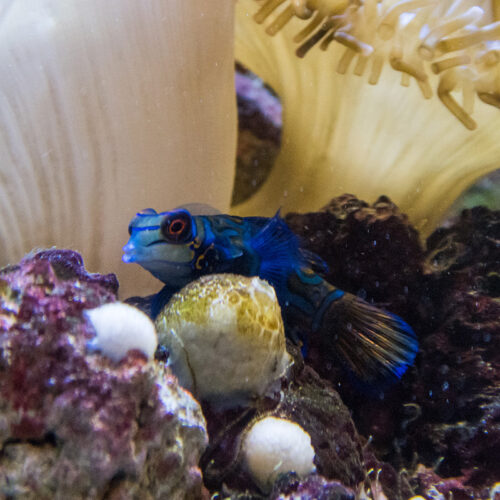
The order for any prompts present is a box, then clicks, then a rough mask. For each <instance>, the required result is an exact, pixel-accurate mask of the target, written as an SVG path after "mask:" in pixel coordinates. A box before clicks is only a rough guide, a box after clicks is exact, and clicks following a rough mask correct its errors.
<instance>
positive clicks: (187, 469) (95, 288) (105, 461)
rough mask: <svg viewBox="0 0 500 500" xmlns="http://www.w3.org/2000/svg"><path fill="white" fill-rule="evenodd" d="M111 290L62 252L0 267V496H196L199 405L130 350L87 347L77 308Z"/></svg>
mask: <svg viewBox="0 0 500 500" xmlns="http://www.w3.org/2000/svg"><path fill="white" fill-rule="evenodd" d="M117 287H118V284H117V281H116V278H115V277H114V276H113V275H107V276H103V275H97V274H95V275H94V274H88V273H87V272H86V271H85V269H84V268H83V263H82V260H81V257H80V256H79V255H78V254H77V253H76V252H72V251H70V250H47V251H40V252H38V253H35V254H33V255H29V256H27V257H25V258H24V259H23V260H22V261H21V262H20V264H19V265H17V266H10V267H8V268H5V269H3V270H2V271H1V272H0V393H1V394H2V397H1V399H0V443H1V452H0V471H1V473H0V496H1V497H2V498H21V497H22V498H27V499H29V498H37V499H44V498H72V499H73V498H123V499H125V498H160V497H163V498H172V499H175V498H198V497H201V494H202V485H201V473H200V470H199V468H198V460H199V456H200V454H201V453H202V451H203V449H204V447H205V445H206V439H207V438H206V433H205V428H204V419H203V416H202V414H201V411H200V408H199V406H198V404H197V403H196V402H195V401H194V400H193V399H192V398H191V396H190V395H189V394H188V393H186V392H185V391H184V390H182V389H181V388H179V386H178V384H177V380H176V378H175V377H173V376H172V375H171V374H170V372H169V371H168V370H166V369H164V368H162V367H161V366H160V365H155V364H154V363H148V362H147V360H146V359H145V357H144V356H143V355H142V354H141V353H140V352H138V351H130V352H129V354H128V356H127V357H126V358H125V359H124V360H122V361H121V362H120V363H114V362H112V361H111V360H110V359H108V358H106V357H104V356H102V355H100V354H98V353H92V352H89V351H88V350H87V347H86V346H87V342H88V341H89V340H91V339H92V338H93V336H94V332H93V330H92V327H91V326H90V323H89V322H88V320H86V318H85V316H84V311H85V310H86V309H91V308H94V307H97V306H99V305H101V304H104V303H106V302H111V301H114V300H115V299H116V292H117Z"/></svg>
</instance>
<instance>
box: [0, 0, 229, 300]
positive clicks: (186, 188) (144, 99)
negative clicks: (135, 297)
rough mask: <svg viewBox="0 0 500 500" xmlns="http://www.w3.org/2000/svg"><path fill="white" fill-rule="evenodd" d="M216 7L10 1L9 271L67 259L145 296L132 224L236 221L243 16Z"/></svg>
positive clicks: (1, 150) (0, 143)
mask: <svg viewBox="0 0 500 500" xmlns="http://www.w3.org/2000/svg"><path fill="white" fill-rule="evenodd" d="M209 3H210V2H207V1H206V0H189V1H186V0H168V1H165V0H140V1H139V0H105V1H103V0H86V1H81V0H72V1H61V0H12V1H6V2H2V5H1V6H0V70H1V75H2V76H1V79H0V90H1V91H0V120H1V128H0V265H5V264H7V263H14V262H16V261H18V260H19V259H20V258H21V257H22V256H23V254H24V253H25V252H27V251H29V250H31V249H32V248H33V247H35V246H36V247H47V246H52V245H57V246H58V247H70V248H73V249H75V250H78V251H80V252H81V253H82V254H83V256H84V258H85V263H86V265H87V268H89V269H90V270H91V271H100V272H111V271H113V272H117V273H118V276H119V279H120V282H121V283H122V285H123V287H122V296H126V295H128V294H129V293H139V292H141V291H144V286H145V284H144V282H141V281H140V280H141V279H142V280H145V279H146V277H145V273H141V272H140V271H139V270H138V269H135V268H134V267H133V266H128V267H125V266H124V265H123V264H121V247H122V246H123V244H124V243H125V242H126V240H127V237H128V234H127V226H128V222H129V220H130V219H131V218H132V216H133V215H134V214H135V212H137V211H139V210H141V209H143V208H146V207H154V208H157V209H159V210H164V209H168V208H173V207H175V206H177V205H180V204H184V203H188V202H204V203H210V204H212V205H216V206H218V207H219V208H220V209H221V210H225V209H227V207H228V206H229V201H230V196H231V189H232V183H233V171H234V154H235V134H236V111H235V99H234V90H233V78H234V76H233V75H234V73H233V69H234V53H233V50H234V49H233V31H234V23H233V15H234V5H233V3H232V2H231V1H228V2H218V6H217V9H213V8H210V5H209ZM122 266H123V267H122ZM154 288H157V285H154Z"/></svg>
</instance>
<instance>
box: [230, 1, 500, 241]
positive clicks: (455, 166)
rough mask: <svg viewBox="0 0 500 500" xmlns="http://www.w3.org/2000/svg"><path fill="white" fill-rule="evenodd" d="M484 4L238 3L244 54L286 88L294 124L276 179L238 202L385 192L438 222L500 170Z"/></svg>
mask: <svg viewBox="0 0 500 500" xmlns="http://www.w3.org/2000/svg"><path fill="white" fill-rule="evenodd" d="M477 3H478V2H469V1H467V0H439V1H431V0H404V1H403V0H402V1H392V0H383V1H382V2H377V0H366V1H364V2H357V1H353V0H332V1H326V0H307V1H306V0H293V1H292V0H265V1H264V2H260V6H259V3H257V2H255V1H254V0H240V1H239V2H238V3H237V9H236V12H237V18H236V19H237V22H236V25H237V32H236V55H237V58H238V60H239V61H241V62H242V63H243V64H245V65H246V66H247V67H248V68H249V69H251V70H252V71H254V72H255V73H257V74H258V75H259V76H261V77H262V78H263V79H264V80H265V81H266V82H267V83H268V84H270V85H271V86H272V87H273V88H274V90H275V91H276V92H277V93H278V94H279V96H280V97H281V99H282V102H283V121H284V125H283V139H282V144H283V146H282V151H281V154H280V156H279V158H278V160H277V163H276V165H275V166H274V169H273V171H272V172H271V174H270V177H269V179H268V181H267V182H266V183H265V184H264V186H263V188H262V189H261V190H260V191H259V192H257V193H256V194H255V195H254V197H253V198H252V199H250V200H249V201H248V202H246V203H244V204H242V205H241V206H240V207H238V209H239V211H240V212H241V213H264V212H266V213H269V214H271V213H272V212H273V210H275V209H276V208H277V207H279V206H282V207H283V208H284V209H285V210H286V209H290V208H293V209H294V210H314V209H317V208H319V207H320V206H321V205H323V204H326V203H327V202H328V200H329V199H330V198H331V197H332V195H334V194H341V193H343V192H354V193H356V194H357V195H358V196H360V197H361V198H365V199H368V200H371V199H372V198H375V197H377V196H378V195H380V194H386V195H388V196H390V197H391V198H392V199H393V200H394V201H395V202H396V203H397V204H398V205H399V206H400V208H401V209H402V210H403V211H406V212H407V213H408V214H409V215H410V218H411V219H412V220H413V222H414V223H415V224H416V225H417V227H418V228H419V229H421V230H423V231H424V232H426V231H428V230H430V229H432V228H433V227H434V226H435V225H436V223H437V222H438V221H439V219H440V217H442V215H443V213H444V212H445V210H446V209H447V208H448V207H449V206H450V204H451V203H452V202H453V201H454V200H455V199H456V197H457V196H458V195H459V194H460V193H461V192H462V191H463V190H464V189H465V188H466V187H468V186H469V185H470V184H471V183H473V182H474V181H475V180H476V179H477V178H478V177H480V176H482V175H483V174H486V173H487V172H490V171H492V170H494V169H495V168H498V167H499V165H500V162H499V160H498V157H499V155H500V140H499V138H500V137H499V134H498V130H499V129H500V112H499V111H498V109H497V108H499V107H500V22H492V14H491V9H490V8H489V4H486V3H485V4H484V5H477ZM260 24H263V25H265V28H264V27H263V26H260ZM265 32H267V36H266V33H265ZM269 35H271V36H269Z"/></svg>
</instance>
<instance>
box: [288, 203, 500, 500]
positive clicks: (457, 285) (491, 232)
mask: <svg viewBox="0 0 500 500" xmlns="http://www.w3.org/2000/svg"><path fill="white" fill-rule="evenodd" d="M287 222H288V223H289V224H290V226H291V227H292V228H293V229H294V231H295V232H296V233H297V234H298V235H299V236H300V237H301V238H302V239H303V241H304V244H305V245H306V247H307V248H309V249H310V250H312V251H314V252H316V253H317V254H319V255H320V256H321V257H322V258H323V259H324V260H325V262H326V263H327V264H328V265H329V267H330V271H329V274H328V279H329V280H330V281H331V282H332V283H334V284H336V285H338V286H340V287H342V288H344V289H346V290H349V291H351V292H353V293H357V294H358V295H360V296H362V297H364V298H366V299H367V300H370V301H372V302H374V303H375V304H376V305H379V306H381V307H384V308H386V309H388V310H391V311H395V312H397V313H399V314H400V315H402V316H403V317H404V318H405V319H407V320H408V321H409V323H410V324H411V325H412V326H413V328H414V329H415V330H416V332H417V334H418V336H419V338H420V344H421V346H420V353H419V356H418V358H417V361H416V364H415V366H414V367H412V368H411V369H410V370H409V373H408V374H406V375H405V376H404V377H403V380H402V382H401V384H399V385H398V386H397V387H395V388H394V389H392V390H390V391H388V392H387V393H386V394H385V397H384V399H383V400H382V401H378V400H377V399H370V398H360V397H359V394H358V395H357V396H356V394H354V393H353V389H352V387H351V386H350V385H349V382H348V381H346V380H344V379H343V375H342V373H340V372H339V371H338V370H336V369H335V367H329V366H324V365H321V364H319V360H320V359H321V358H320V357H315V355H314V352H313V353H312V354H310V355H309V356H308V359H307V360H306V362H308V363H311V364H312V366H314V368H315V369H316V370H317V371H318V372H319V373H320V374H321V375H322V376H324V377H326V378H328V379H330V380H332V381H334V382H337V383H339V384H340V386H339V389H340V393H341V395H342V398H343V399H344V401H345V402H346V403H347V405H348V407H349V408H350V409H351V410H352V411H353V418H354V421H355V424H356V427H357V429H358V430H359V431H360V432H361V434H362V435H364V436H371V437H372V442H373V446H374V448H375V449H376V451H377V455H378V456H379V457H383V458H384V459H386V460H389V461H390V462H391V463H393V465H395V466H396V467H397V468H403V467H406V472H405V477H410V478H409V482H408V485H410V484H411V487H412V489H413V490H414V493H415V492H418V493H420V494H423V495H426V498H430V496H429V495H430V493H425V492H426V491H427V492H428V491H429V489H430V488H431V486H432V484H434V485H435V484H437V482H438V479H439V480H440V481H444V480H442V479H441V478H449V477H454V479H453V481H452V480H449V481H448V483H443V484H445V486H441V490H443V494H444V493H446V494H447V495H448V494H449V492H452V493H453V495H454V498H462V497H463V498H473V496H467V495H469V493H470V492H472V491H473V492H474V495H476V496H475V498H488V493H487V492H486V488H489V487H491V486H492V485H493V483H494V482H495V481H497V480H498V478H499V477H500V358H499V353H500V300H499V297H500V275H499V270H500V212H492V211H489V210H487V209H483V208H476V209H472V210H466V211H464V212H463V214H462V216H461V217H460V218H458V219H457V220H456V221H455V223H454V224H453V225H452V226H451V227H448V228H443V229H439V230H438V231H436V232H435V233H434V234H433V235H431V236H430V238H429V239H428V241H427V250H426V251H425V252H424V250H423V249H422V248H421V246H420V244H419V240H418V234H417V232H416V231H415V230H414V229H413V228H412V227H411V226H410V225H409V223H408V221H407V219H406V217H405V216H404V215H402V214H400V213H399V211H398V210H397V207H395V206H394V205H393V204H392V203H391V202H390V200H388V199H387V198H385V197H381V198H379V200H377V201H376V202H375V203H374V204H373V205H371V206H370V205H368V204H367V203H365V202H363V201H360V200H358V199H357V198H355V197H353V196H351V195H344V196H342V197H339V198H336V199H334V200H332V202H331V203H330V204H329V205H328V206H327V207H325V209H324V210H323V211H320V212H317V213H311V214H288V215H287ZM419 462H421V463H423V464H426V465H427V466H428V467H432V466H434V467H436V471H437V474H439V475H437V474H436V473H434V472H433V474H434V476H432V477H433V478H434V479H433V480H432V481H431V480H427V481H424V480H423V477H424V476H425V475H424V474H423V473H422V470H423V469H422V467H423V466H420V469H419V470H417V469H416V468H415V465H416V464H417V463H419ZM429 470H430V471H431V472H432V470H431V469H429ZM411 471H413V473H414V476H413V477H411ZM425 477H428V476H425ZM381 481H382V482H383V479H382V478H381ZM450 481H451V482H450ZM424 483H425V484H424ZM387 486H389V484H388V485H387ZM384 488H385V491H387V487H384ZM445 488H448V489H447V490H446V491H445ZM459 490H460V493H459ZM437 491H440V490H439V488H438V490H437ZM470 494H471V495H472V493H470Z"/></svg>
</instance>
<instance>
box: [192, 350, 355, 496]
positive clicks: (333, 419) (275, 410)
mask: <svg viewBox="0 0 500 500" xmlns="http://www.w3.org/2000/svg"><path fill="white" fill-rule="evenodd" d="M290 351H291V352H292V353H293V354H294V358H295V364H294V367H293V373H292V374H291V375H290V380H289V381H284V382H283V386H282V388H281V391H280V393H278V394H268V395H267V396H268V397H267V398H265V399H263V400H260V401H258V402H257V403H256V404H255V405H254V406H251V407H249V408H241V409H239V410H231V411H224V410H220V409H217V408H215V407H213V406H209V405H206V404H205V405H204V406H203V410H204V413H205V416H206V418H207V424H208V433H209V435H210V436H211V440H210V445H209V447H208V449H207V451H206V452H205V455H204V456H203V459H202V468H203V476H204V480H205V484H206V485H207V486H208V487H209V489H210V490H218V491H221V493H222V494H229V493H232V494H234V492H236V491H240V492H241V491H244V490H245V489H248V490H249V491H253V492H254V495H255V498H261V497H260V496H259V495H258V493H259V489H258V487H257V485H256V484H255V483H254V482H253V481H252V478H251V477H250V476H249V474H248V471H247V470H246V468H245V466H244V464H243V463H242V460H241V453H240V443H241V437H242V435H244V433H245V430H246V429H248V428H249V426H250V425H251V424H252V423H253V422H254V421H256V420H257V419H260V418H263V417H264V416H266V417H267V416H274V417H279V418H284V419H287V420H290V421H292V422H295V423H297V424H298V425H300V426H301V427H302V428H303V429H304V430H305V431H306V432H307V433H308V434H309V435H310V437H311V444H312V446H313V447H314V449H315V452H316V456H315V459H314V463H315V465H316V469H317V472H318V474H319V475H321V476H322V478H316V479H311V480H310V481H309V480H308V479H305V480H304V482H302V481H298V482H297V480H293V481H292V483H293V484H292V485H287V486H286V488H285V486H283V487H284V488H285V489H286V490H287V491H288V490H289V491H290V492H291V491H294V489H297V488H298V489H300V490H301V491H303V492H304V496H303V497H299V498H315V496H314V493H311V495H313V496H310V497H308V496H307V495H306V490H307V491H310V492H315V491H317V490H318V488H319V485H320V484H325V485H329V486H328V488H330V487H331V488H333V489H335V488H337V486H336V485H333V484H330V483H329V481H335V480H337V481H339V482H341V483H342V485H343V486H342V491H348V488H347V489H346V488H345V487H346V486H347V487H352V488H355V487H356V486H357V485H358V484H359V483H360V482H362V481H363V479H364V475H365V473H364V469H363V459H362V441H361V438H360V436H359V435H358V433H357V432H356V429H355V427H354V424H353V422H352V419H351V416H350V414H349V411H348V409H347V408H346V407H345V405H344V404H343V403H342V401H341V399H340V397H339V395H338V394H337V392H336V391H335V390H334V389H333V388H332V386H331V385H330V384H329V383H328V382H326V381H324V380H322V379H320V377H319V376H318V375H317V374H316V373H315V372H314V371H313V370H312V369H311V368H309V367H307V366H304V364H303V362H302V360H301V357H300V353H299V352H298V351H297V349H296V348H294V347H293V346H290ZM278 482H279V480H278ZM285 482H286V481H285ZM280 484H281V483H280ZM339 487H340V486H339ZM278 490H279V486H278V485H275V487H274V490H273V491H274V493H273V494H275V495H276V498H278ZM325 498H326V497H325ZM328 498H329V497H328ZM332 498H336V497H332ZM339 498H344V497H342V496H340V497H339ZM345 498H349V497H345Z"/></svg>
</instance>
